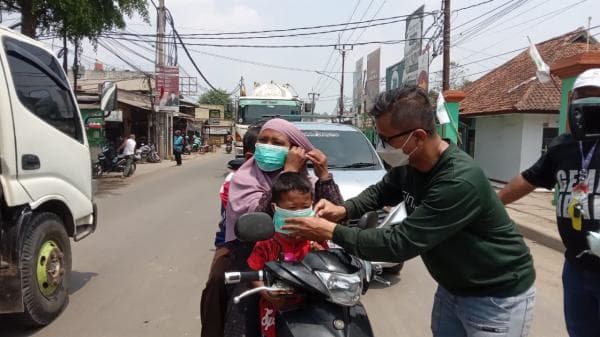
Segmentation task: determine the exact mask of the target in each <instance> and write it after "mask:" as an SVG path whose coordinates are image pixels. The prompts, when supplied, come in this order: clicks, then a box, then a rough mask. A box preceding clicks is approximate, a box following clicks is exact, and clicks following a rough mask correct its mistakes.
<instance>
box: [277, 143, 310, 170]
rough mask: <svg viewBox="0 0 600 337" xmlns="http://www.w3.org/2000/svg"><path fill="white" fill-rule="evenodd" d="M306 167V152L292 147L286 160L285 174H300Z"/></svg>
mask: <svg viewBox="0 0 600 337" xmlns="http://www.w3.org/2000/svg"><path fill="white" fill-rule="evenodd" d="M305 165H306V151H304V149H303V148H301V147H297V146H292V148H291V149H290V150H289V151H288V154H287V157H286V159H285V166H284V167H283V171H284V172H300V171H302V170H303V169H304V167H305Z"/></svg>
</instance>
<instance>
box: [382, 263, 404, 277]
mask: <svg viewBox="0 0 600 337" xmlns="http://www.w3.org/2000/svg"><path fill="white" fill-rule="evenodd" d="M402 267H404V263H399V264H397V265H395V266H393V267H391V268H385V269H383V271H384V272H386V273H388V274H393V275H398V274H400V271H401V270H402Z"/></svg>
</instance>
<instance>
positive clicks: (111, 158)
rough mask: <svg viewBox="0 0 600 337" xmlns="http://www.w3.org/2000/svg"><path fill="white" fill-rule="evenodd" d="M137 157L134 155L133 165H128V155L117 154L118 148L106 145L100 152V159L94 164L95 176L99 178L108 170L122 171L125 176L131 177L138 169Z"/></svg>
mask: <svg viewBox="0 0 600 337" xmlns="http://www.w3.org/2000/svg"><path fill="white" fill-rule="evenodd" d="M136 167H137V165H136V158H135V155H134V158H133V161H132V162H131V165H129V166H127V156H125V155H122V154H119V155H117V154H116V150H115V149H114V148H112V147H110V146H104V147H103V148H102V152H101V153H99V154H98V161H97V162H96V164H95V165H94V170H93V173H94V177H95V178H98V177H100V176H102V174H104V173H108V172H122V173H123V177H130V176H132V175H133V173H134V172H135V170H136Z"/></svg>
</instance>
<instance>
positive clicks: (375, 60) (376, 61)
mask: <svg viewBox="0 0 600 337" xmlns="http://www.w3.org/2000/svg"><path fill="white" fill-rule="evenodd" d="M380 60H381V48H377V49H375V50H374V51H373V52H371V53H370V54H369V55H367V80H366V84H365V93H366V101H367V106H366V107H365V108H366V110H365V111H369V110H371V108H372V107H373V104H374V103H375V100H377V96H378V95H379V69H380V63H381V61H380Z"/></svg>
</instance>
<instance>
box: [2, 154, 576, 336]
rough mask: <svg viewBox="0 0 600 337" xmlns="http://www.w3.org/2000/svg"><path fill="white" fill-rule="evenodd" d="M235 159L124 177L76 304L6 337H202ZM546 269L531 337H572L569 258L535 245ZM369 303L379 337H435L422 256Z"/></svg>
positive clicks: (86, 247) (107, 198) (77, 288)
mask: <svg viewBox="0 0 600 337" xmlns="http://www.w3.org/2000/svg"><path fill="white" fill-rule="evenodd" d="M228 159H230V156H228V155H224V154H217V155H213V156H209V157H203V158H201V159H197V160H193V161H186V162H184V165H183V166H182V167H174V166H173V167H166V168H162V169H160V170H158V171H155V172H152V173H147V174H143V175H138V176H136V177H133V178H132V179H130V180H127V181H120V180H118V179H117V180H116V182H115V181H113V182H112V183H111V186H106V184H105V186H103V187H102V188H101V189H100V193H99V195H98V199H97V202H98V205H99V210H100V218H99V227H98V231H97V232H96V233H95V234H94V235H93V236H90V237H89V238H87V239H85V240H83V241H81V242H79V243H74V244H73V274H72V286H71V297H70V303H69V305H68V307H67V309H66V310H65V312H64V313H63V314H62V315H61V316H60V317H59V318H58V319H57V320H56V321H55V322H53V323H52V324H50V325H49V326H47V327H45V328H43V329H35V330H31V329H25V328H23V327H19V326H15V325H13V324H11V322H10V321H9V320H6V319H3V320H0V336H40V337H42V336H43V337H51V336H61V337H71V336H73V337H79V336H86V337H95V336H102V337H105V336H108V337H112V336H115V337H120V336H148V337H150V336H161V337H162V336H169V337H171V336H199V331H200V318H199V303H200V294H201V292H202V289H203V288H204V282H205V279H206V274H207V271H208V268H209V266H210V262H211V259H212V255H213V251H212V240H213V237H214V231H215V229H216V225H217V220H218V217H219V204H218V189H219V186H220V184H221V183H222V181H223V177H224V174H225V172H226V170H225V163H226V161H227V160H228ZM529 245H530V247H531V249H532V251H533V254H534V257H535V260H536V267H537V272H538V282H537V291H538V297H537V304H536V311H535V316H536V317H535V320H534V324H533V330H532V333H531V334H530V336H540V337H542V336H543V337H553V336H566V332H565V329H564V323H563V318H562V291H561V281H560V270H561V266H562V259H563V258H562V256H561V254H560V253H558V252H555V251H553V250H550V249H548V248H545V247H542V246H539V245H536V244H535V243H533V242H529ZM388 278H389V279H390V280H391V281H392V282H393V283H394V284H393V285H392V286H391V287H390V288H385V287H383V286H380V285H377V284H374V285H373V286H372V288H371V289H370V290H369V292H368V293H367V295H366V296H365V297H363V302H364V304H365V306H366V307H367V311H368V313H369V316H370V319H371V323H372V325H373V328H374V331H375V335H376V336H384V337H387V336H430V335H431V333H430V330H429V321H430V311H431V303H432V298H433V293H434V291H435V283H434V282H433V280H432V279H431V277H430V276H429V274H428V273H427V271H426V270H425V268H424V266H423V264H422V263H421V261H420V260H419V259H415V260H412V261H409V262H407V263H406V265H405V268H404V270H403V271H402V272H401V275H400V277H388Z"/></svg>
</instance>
